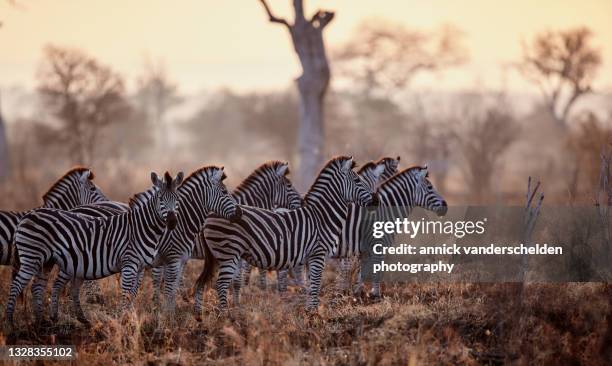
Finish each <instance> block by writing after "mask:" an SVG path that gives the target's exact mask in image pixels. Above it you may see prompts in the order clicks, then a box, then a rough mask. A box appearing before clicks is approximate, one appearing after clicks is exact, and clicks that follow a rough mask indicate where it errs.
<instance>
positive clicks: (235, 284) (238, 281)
mask: <svg viewBox="0 0 612 366" xmlns="http://www.w3.org/2000/svg"><path fill="white" fill-rule="evenodd" d="M241 285H242V271H241V266H240V265H238V268H237V269H236V274H235V276H234V280H233V281H232V295H233V297H234V306H239V305H240V286H241Z"/></svg>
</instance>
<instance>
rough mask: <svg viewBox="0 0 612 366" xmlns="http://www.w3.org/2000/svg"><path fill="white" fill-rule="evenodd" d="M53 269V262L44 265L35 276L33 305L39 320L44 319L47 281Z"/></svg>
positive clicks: (32, 290)
mask: <svg viewBox="0 0 612 366" xmlns="http://www.w3.org/2000/svg"><path fill="white" fill-rule="evenodd" d="M52 269H53V263H51V264H45V265H43V267H42V270H41V271H40V272H38V273H37V274H36V276H34V282H32V289H31V292H32V306H33V308H34V316H35V318H36V321H37V322H40V321H42V320H43V313H44V302H45V293H46V292H47V283H48V281H49V274H50V273H51V270H52Z"/></svg>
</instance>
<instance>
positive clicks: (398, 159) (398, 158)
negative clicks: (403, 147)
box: [395, 155, 400, 163]
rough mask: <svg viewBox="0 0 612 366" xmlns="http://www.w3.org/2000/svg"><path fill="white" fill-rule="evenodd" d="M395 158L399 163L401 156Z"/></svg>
mask: <svg viewBox="0 0 612 366" xmlns="http://www.w3.org/2000/svg"><path fill="white" fill-rule="evenodd" d="M395 160H397V162H398V163H399V161H400V156H399V155H398V156H397V158H395Z"/></svg>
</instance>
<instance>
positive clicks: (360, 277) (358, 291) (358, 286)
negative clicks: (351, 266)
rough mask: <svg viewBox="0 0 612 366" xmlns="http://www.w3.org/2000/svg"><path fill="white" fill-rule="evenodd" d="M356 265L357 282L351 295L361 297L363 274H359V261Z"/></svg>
mask: <svg viewBox="0 0 612 366" xmlns="http://www.w3.org/2000/svg"><path fill="white" fill-rule="evenodd" d="M357 265H358V266H359V267H358V268H357V281H356V282H355V286H353V295H355V296H361V295H362V294H363V273H362V272H361V260H358V262H357Z"/></svg>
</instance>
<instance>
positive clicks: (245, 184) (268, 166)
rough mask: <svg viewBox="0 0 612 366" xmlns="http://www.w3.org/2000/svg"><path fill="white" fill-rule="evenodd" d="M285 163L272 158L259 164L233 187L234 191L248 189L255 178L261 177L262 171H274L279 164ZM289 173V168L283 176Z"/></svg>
mask: <svg viewBox="0 0 612 366" xmlns="http://www.w3.org/2000/svg"><path fill="white" fill-rule="evenodd" d="M284 164H285V163H284V162H282V161H279V160H272V161H268V162H266V163H263V164H261V165H260V166H259V167H258V168H257V169H255V170H254V171H253V172H252V173H251V174H249V176H248V177H246V178H245V179H244V180H243V181H242V182H240V184H239V185H238V186H237V187H236V188H235V189H234V192H235V193H240V192H243V191H245V190H248V189H249V186H250V185H252V184H253V183H255V182H257V180H258V179H259V178H260V177H261V175H262V173H264V172H265V171H267V170H271V171H272V172H274V173H276V170H277V169H278V167H279V166H281V165H284ZM287 174H289V168H287V171H286V172H285V176H287Z"/></svg>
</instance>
